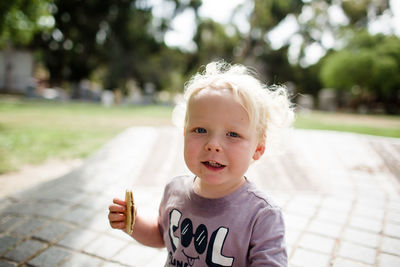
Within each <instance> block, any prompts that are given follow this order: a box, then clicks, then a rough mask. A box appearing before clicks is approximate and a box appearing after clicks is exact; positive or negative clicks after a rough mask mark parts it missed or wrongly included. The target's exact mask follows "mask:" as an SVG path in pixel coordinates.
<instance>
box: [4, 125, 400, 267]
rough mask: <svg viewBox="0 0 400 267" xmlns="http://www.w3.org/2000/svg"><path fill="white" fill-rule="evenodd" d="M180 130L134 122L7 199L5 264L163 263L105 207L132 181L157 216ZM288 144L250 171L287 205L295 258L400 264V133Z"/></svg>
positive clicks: (303, 138) (305, 262)
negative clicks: (77, 162)
mask: <svg viewBox="0 0 400 267" xmlns="http://www.w3.org/2000/svg"><path fill="white" fill-rule="evenodd" d="M181 139H182V138H181V135H180V134H179V133H178V132H177V131H176V130H174V129H172V128H131V129H128V130H127V131H125V132H123V133H122V134H120V135H119V136H118V137H116V138H115V139H113V140H112V141H111V142H110V143H108V144H107V145H105V146H104V147H103V148H102V149H101V150H99V151H98V152H97V153H96V154H95V155H93V156H92V157H91V158H89V159H88V160H87V161H86V162H85V164H83V166H82V167H80V168H78V169H76V170H74V171H73V172H71V173H69V174H67V175H65V176H63V177H60V178H59V179H56V180H53V181H51V182H46V183H42V184H40V185H38V186H36V187H34V188H31V189H29V190H25V191H23V192H19V193H16V194H14V195H11V196H8V197H6V198H2V199H0V266H68V267H69V266H106V267H111V266H115V267H118V266H140V267H142V266H163V263H164V262H165V260H166V252H165V250H163V249H161V250H160V249H152V248H146V247H143V246H140V245H139V244H137V243H136V242H135V241H133V240H132V239H130V238H129V237H127V236H126V235H125V234H123V233H122V232H120V231H117V230H112V229H111V228H110V227H109V225H108V221H107V209H108V205H109V204H110V201H111V199H112V198H113V197H115V196H120V197H123V196H124V190H125V188H127V187H132V188H133V191H134V195H135V199H136V201H137V203H138V206H139V209H140V211H141V212H142V213H145V214H146V215H148V216H155V215H156V214H157V206H158V203H159V201H160V198H161V194H162V189H163V186H164V184H165V183H166V181H167V180H168V178H169V177H172V176H175V175H179V174H183V173H187V170H186V168H185V166H184V164H183V157H182V142H181ZM289 145H290V149H289V150H288V152H287V153H286V154H285V155H281V156H277V157H269V156H265V157H263V158H262V160H261V161H260V162H257V163H255V164H254V165H253V166H252V167H251V169H250V170H249V173H248V177H249V178H250V179H251V180H252V181H254V182H255V183H256V184H258V185H259V186H260V187H261V188H262V189H264V190H266V191H267V192H269V193H270V194H271V195H272V196H273V197H274V198H275V200H276V201H277V202H278V203H279V204H280V205H281V206H282V208H283V210H284V215H285V218H286V224H287V244H288V252H289V260H290V266H307V267H308V266H316V267H320V266H321V267H324V266H333V267H344V266H356V267H357V266H364V267H367V266H381V267H388V266H391V267H394V266H400V186H399V185H400V182H399V181H400V140H399V139H388V138H376V137H368V136H361V135H355V134H347V133H332V132H319V131H302V130H296V131H295V132H294V135H293V138H292V139H291V141H290V144H289Z"/></svg>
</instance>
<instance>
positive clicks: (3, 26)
mask: <svg viewBox="0 0 400 267" xmlns="http://www.w3.org/2000/svg"><path fill="white" fill-rule="evenodd" d="M51 2H52V1H51V0H13V1H1V2H0V48H1V47H5V46H6V45H9V44H10V43H12V44H13V45H17V46H24V45H27V44H29V43H30V41H31V40H32V38H33V36H34V34H35V33H37V32H40V31H43V30H46V29H47V28H48V27H49V25H47V24H45V23H43V19H46V17H47V16H48V15H49V14H50V12H49V9H50V4H51ZM41 19H42V20H41Z"/></svg>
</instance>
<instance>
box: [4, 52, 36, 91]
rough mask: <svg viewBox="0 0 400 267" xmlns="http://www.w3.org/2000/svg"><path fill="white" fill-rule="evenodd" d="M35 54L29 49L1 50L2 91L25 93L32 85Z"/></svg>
mask: <svg viewBox="0 0 400 267" xmlns="http://www.w3.org/2000/svg"><path fill="white" fill-rule="evenodd" d="M32 75H33V55H32V53H31V52H29V51H23V50H11V51H10V50H6V51H0V91H6V92H16V93H25V92H26V89H27V88H28V86H30V85H31V82H32Z"/></svg>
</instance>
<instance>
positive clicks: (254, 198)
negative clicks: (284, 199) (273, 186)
mask: <svg viewBox="0 0 400 267" xmlns="http://www.w3.org/2000/svg"><path fill="white" fill-rule="evenodd" d="M246 192H247V194H248V200H249V202H251V203H252V205H259V206H263V207H264V208H266V209H271V210H280V207H279V205H278V204H277V203H276V202H275V201H274V200H273V199H272V197H271V196H269V195H268V194H267V193H266V192H265V191H263V190H261V189H259V188H258V187H257V186H256V185H255V184H253V183H252V182H248V188H247V190H246Z"/></svg>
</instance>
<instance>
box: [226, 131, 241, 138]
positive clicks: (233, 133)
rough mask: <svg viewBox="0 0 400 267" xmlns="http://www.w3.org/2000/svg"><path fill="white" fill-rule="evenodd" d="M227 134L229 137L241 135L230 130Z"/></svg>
mask: <svg viewBox="0 0 400 267" xmlns="http://www.w3.org/2000/svg"><path fill="white" fill-rule="evenodd" d="M227 135H228V136H229V137H239V135H238V134H237V133H235V132H228V133H227Z"/></svg>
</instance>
